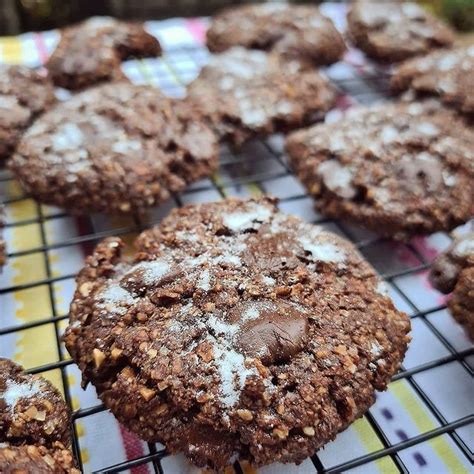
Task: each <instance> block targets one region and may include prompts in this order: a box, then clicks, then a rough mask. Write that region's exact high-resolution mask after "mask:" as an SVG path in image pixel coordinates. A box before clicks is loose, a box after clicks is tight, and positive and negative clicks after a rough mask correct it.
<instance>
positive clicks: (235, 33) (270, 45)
mask: <svg viewBox="0 0 474 474" xmlns="http://www.w3.org/2000/svg"><path fill="white" fill-rule="evenodd" d="M207 46H208V47H209V49H210V50H211V51H213V52H222V51H225V50H226V49H229V48H231V47H233V46H242V47H244V48H249V49H262V50H264V51H269V52H270V51H271V52H273V53H275V54H277V55H279V56H282V57H283V58H284V59H291V60H294V59H297V60H299V61H301V62H303V63H305V64H311V65H325V64H332V63H335V62H337V61H338V60H339V59H340V58H341V56H342V55H343V53H344V51H345V49H346V47H345V45H344V41H343V39H342V36H341V35H340V33H339V32H338V31H337V30H336V28H335V26H334V25H333V23H332V21H331V20H330V19H329V18H326V17H325V16H323V15H321V13H320V12H319V9H318V8H317V7H313V6H303V5H299V6H296V5H285V4H282V3H265V4H264V5H246V6H240V7H235V8H229V9H227V10H224V11H223V12H222V13H220V14H218V15H216V16H215V17H214V18H213V19H212V22H211V26H210V28H209V30H208V31H207Z"/></svg>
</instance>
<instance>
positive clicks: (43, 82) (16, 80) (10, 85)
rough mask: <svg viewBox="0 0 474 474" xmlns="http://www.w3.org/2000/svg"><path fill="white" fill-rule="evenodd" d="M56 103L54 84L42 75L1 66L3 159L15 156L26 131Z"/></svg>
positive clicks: (0, 139) (0, 150) (0, 149)
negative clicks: (18, 144)
mask: <svg viewBox="0 0 474 474" xmlns="http://www.w3.org/2000/svg"><path fill="white" fill-rule="evenodd" d="M55 100H56V99H55V96H54V89H53V85H52V83H51V82H50V81H49V79H48V78H46V77H45V76H43V75H41V74H40V73H39V72H37V71H35V70H33V69H30V68H27V67H25V66H8V65H5V64H0V160H2V159H4V158H8V157H9V156H10V155H11V154H12V153H13V151H14V149H15V147H16V145H17V143H18V140H19V139H20V136H21V134H22V133H23V131H24V130H25V129H26V128H27V127H28V126H29V125H30V124H31V122H33V120H34V119H35V118H36V117H37V116H38V115H39V114H41V113H42V112H44V111H45V110H47V109H49V108H50V107H51V105H52V104H53V103H54V102H55Z"/></svg>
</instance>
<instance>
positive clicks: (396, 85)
mask: <svg viewBox="0 0 474 474" xmlns="http://www.w3.org/2000/svg"><path fill="white" fill-rule="evenodd" d="M391 86H392V88H393V90H394V91H395V92H400V91H404V90H406V89H412V90H414V91H416V92H417V93H419V94H422V95H426V94H430V95H436V96H439V97H440V98H441V100H442V101H443V102H445V103H447V104H449V105H452V106H454V107H456V108H457V109H459V110H460V111H462V112H466V113H471V114H474V94H473V91H474V45H471V46H465V47H462V48H456V49H448V50H443V51H435V52H433V53H431V54H428V55H427V56H425V57H423V58H417V59H411V60H408V61H406V62H404V63H402V64H401V65H400V66H399V67H398V68H397V69H396V71H395V72H394V75H393V77H392V80H391Z"/></svg>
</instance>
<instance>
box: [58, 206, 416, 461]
mask: <svg viewBox="0 0 474 474" xmlns="http://www.w3.org/2000/svg"><path fill="white" fill-rule="evenodd" d="M136 245H137V249H138V250H137V253H136V254H135V256H134V257H133V259H132V260H127V259H126V258H125V257H123V256H122V247H123V243H122V241H121V240H120V239H118V238H110V239H107V240H105V241H104V242H102V243H101V244H100V245H99V246H98V247H97V248H96V250H95V252H94V254H93V255H92V256H90V257H89V258H88V259H87V262H86V267H85V268H84V269H83V270H82V271H81V272H80V273H79V275H78V277H77V291H76V293H75V296H74V300H73V303H72V305H71V313H70V324H69V327H68V329H67V331H66V335H65V342H66V345H67V348H68V350H69V351H70V353H71V355H72V356H73V358H74V360H75V361H76V362H77V363H78V365H79V367H80V369H81V371H82V373H83V382H84V383H88V382H92V383H93V384H94V385H95V386H96V388H97V391H98V394H99V396H100V397H101V399H102V400H103V401H104V403H105V405H106V406H107V407H108V408H110V409H111V411H112V412H113V413H114V414H115V415H116V416H117V417H118V419H119V420H120V421H121V422H122V423H123V424H124V425H126V426H127V427H128V428H129V429H131V430H132V431H134V432H135V433H137V434H138V435H139V436H141V437H142V438H143V439H145V440H149V441H160V442H163V443H164V444H165V445H166V447H167V448H168V449H169V450H170V451H171V452H179V451H182V452H184V453H185V454H186V456H187V457H188V458H190V459H191V460H192V461H193V462H194V463H196V464H197V465H199V466H205V465H207V466H210V467H211V468H213V469H216V470H222V469H223V467H224V466H226V465H227V464H229V463H231V462H232V461H233V460H234V459H236V458H241V459H248V460H250V461H251V462H252V463H254V464H256V465H263V464H268V463H271V462H301V461H302V460H303V459H304V458H305V457H307V456H309V455H311V454H313V453H314V451H315V450H316V449H318V448H319V447H320V446H322V445H323V444H324V443H326V442H327V441H329V440H331V439H332V438H334V437H335V435H336V434H337V433H338V432H339V431H341V430H343V429H345V428H346V427H347V426H348V425H349V424H350V423H351V422H352V421H353V420H354V419H356V418H357V417H359V416H361V415H362V414H363V413H364V412H365V410H366V409H367V408H368V407H369V406H370V405H371V404H372V403H373V401H374V392H375V390H383V389H385V387H386V384H387V382H388V381H389V379H390V377H391V376H392V375H393V374H394V373H395V372H396V371H397V369H398V367H399V365H400V362H401V360H402V358H403V355H404V353H405V350H406V346H407V342H408V336H407V332H408V331H409V327H410V324H409V320H408V318H407V317H406V315H405V314H402V313H399V312H398V311H397V310H396V309H395V308H394V306H393V304H392V302H391V301H390V299H389V298H387V297H385V296H383V295H382V294H380V293H379V292H378V290H377V288H378V287H379V284H378V278H377V276H376V274H375V273H374V270H373V269H372V268H371V267H370V265H369V264H368V263H367V262H366V261H364V260H363V259H362V257H361V256H360V255H359V254H358V253H357V251H356V250H355V249H354V248H353V247H352V245H351V244H349V243H348V242H347V241H345V240H343V239H341V238H340V237H338V236H336V235H334V234H331V233H328V232H326V231H324V230H323V229H321V228H318V227H315V226H313V225H310V224H306V223H304V222H302V221H301V220H299V219H298V218H296V217H291V216H286V215H284V214H281V213H279V212H277V209H276V207H275V203H274V201H273V200H271V199H268V198H267V199H260V200H249V201H239V200H226V201H223V202H220V203H208V204H203V205H195V206H188V207H184V208H182V209H179V210H174V211H173V212H172V213H171V215H170V216H169V217H168V218H166V219H165V220H164V221H163V222H162V224H161V225H160V226H159V227H155V228H153V229H151V230H149V231H146V232H144V233H143V234H141V236H140V237H139V238H138V240H137V243H136Z"/></svg>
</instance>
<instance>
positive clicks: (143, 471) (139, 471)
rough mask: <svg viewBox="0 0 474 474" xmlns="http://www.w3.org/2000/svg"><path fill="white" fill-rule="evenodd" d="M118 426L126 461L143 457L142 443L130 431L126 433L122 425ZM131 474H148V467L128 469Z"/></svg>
mask: <svg viewBox="0 0 474 474" xmlns="http://www.w3.org/2000/svg"><path fill="white" fill-rule="evenodd" d="M119 426H120V434H121V435H122V444H123V447H124V449H125V454H126V456H127V459H136V458H139V457H141V456H144V455H145V451H143V445H142V442H141V441H140V440H139V439H138V438H137V437H136V436H135V435H134V434H132V433H130V431H127V430H126V429H125V428H124V427H123V426H122V425H119ZM130 472H131V473H132V474H150V470H149V469H148V466H146V465H143V466H137V467H132V469H130Z"/></svg>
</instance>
